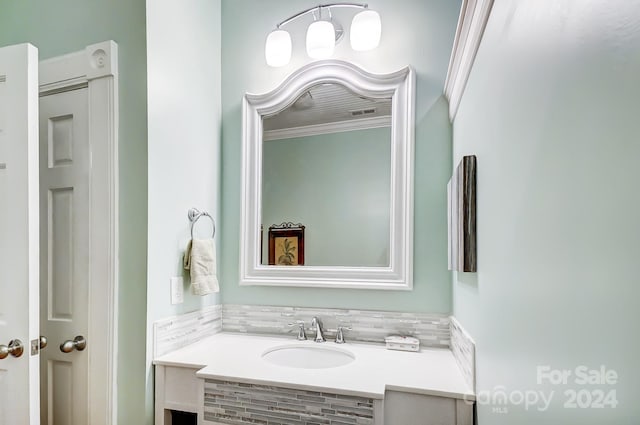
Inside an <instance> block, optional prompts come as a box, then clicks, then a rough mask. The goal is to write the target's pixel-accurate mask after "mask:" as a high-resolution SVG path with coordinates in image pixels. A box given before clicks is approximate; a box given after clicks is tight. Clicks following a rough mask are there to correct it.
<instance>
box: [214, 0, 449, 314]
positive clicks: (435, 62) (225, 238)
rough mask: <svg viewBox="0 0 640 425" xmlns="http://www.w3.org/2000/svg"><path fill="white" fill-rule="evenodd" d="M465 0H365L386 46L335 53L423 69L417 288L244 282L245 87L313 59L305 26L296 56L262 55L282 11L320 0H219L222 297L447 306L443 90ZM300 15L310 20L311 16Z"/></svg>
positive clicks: (272, 81) (380, 66)
mask: <svg viewBox="0 0 640 425" xmlns="http://www.w3.org/2000/svg"><path fill="white" fill-rule="evenodd" d="M460 3H461V2H460V1H458V0H402V1H380V0H378V1H373V2H369V5H370V7H371V8H372V9H375V10H377V11H379V12H380V15H381V17H382V25H383V29H382V40H381V44H380V47H379V48H378V49H377V50H374V51H371V52H354V51H352V50H351V47H350V46H349V43H348V37H347V39H346V40H345V41H344V42H342V43H341V44H339V45H338V46H336V52H335V54H334V58H336V59H343V60H350V61H353V62H355V63H357V64H359V65H360V66H363V67H364V68H365V69H368V70H370V71H374V72H390V71H395V70H398V69H400V68H402V67H404V66H406V65H411V66H412V67H413V68H414V69H415V71H416V74H417V110H416V167H415V168H416V174H415V184H416V190H415V235H416V237H415V257H414V260H415V266H414V269H415V276H414V281H415V288H414V290H413V291H412V292H403V291H397V292H396V291H368V290H335V289H309V288H273V287H240V286H239V285H238V275H239V262H238V261H239V260H238V253H239V237H240V221H239V215H240V180H241V177H240V176H241V170H240V167H241V165H240V163H241V159H240V158H241V156H240V155H241V146H242V132H241V130H242V127H241V126H242V115H241V100H242V96H243V95H244V93H245V92H252V93H262V92H266V91H268V90H271V89H272V88H274V87H276V86H277V85H278V84H279V83H280V82H281V81H282V80H283V79H284V78H285V77H286V76H287V75H288V74H290V73H291V72H292V71H294V70H295V69H297V68H298V67H300V66H302V65H304V64H305V63H308V62H309V58H308V57H307V56H306V54H305V53H304V41H303V40H304V38H303V36H301V35H300V34H298V35H295V36H294V37H295V39H294V41H293V44H294V46H293V59H292V61H291V63H290V64H289V65H287V66H285V67H283V68H269V67H268V66H267V65H266V64H265V61H264V50H263V49H264V42H265V39H266V36H267V34H268V33H269V32H270V31H271V30H272V29H273V28H274V27H275V25H276V24H277V23H278V22H279V21H281V20H282V19H285V18H286V17H288V16H290V15H292V14H294V13H296V12H298V11H300V10H302V9H304V8H306V7H311V6H314V5H317V2H313V1H309V0H304V1H296V2H291V1H286V0H273V1H268V2H265V1H259V0H234V1H224V2H223V3H222V34H223V36H222V81H223V85H222V128H223V130H222V131H223V137H222V163H223V177H222V222H223V223H224V225H223V228H222V229H221V233H222V245H223V246H224V249H223V252H222V253H221V259H222V264H221V274H222V285H223V288H222V301H223V302H225V303H248V304H274V305H300V306H324V307H353V308H374V309H375V308H379V309H388V310H406V311H429V312H449V311H450V310H451V275H450V273H449V272H448V271H447V250H446V246H447V243H446V229H447V221H446V183H447V181H448V180H449V177H450V173H451V128H450V126H449V121H448V117H447V102H446V101H445V100H444V99H443V98H442V96H441V94H442V91H443V85H444V79H445V76H446V72H447V66H448V63H449V55H450V52H451V46H452V44H453V38H454V34H455V28H456V23H457V19H458V14H459V11H460ZM336 13H337V12H336ZM351 16H352V14H351ZM303 23H306V24H308V22H307V21H303ZM303 23H301V24H299V25H303ZM345 25H346V26H347V27H348V26H349V22H348V21H345ZM293 29H295V25H294V27H293V28H292V31H293ZM302 31H303V30H302ZM298 32H300V28H298Z"/></svg>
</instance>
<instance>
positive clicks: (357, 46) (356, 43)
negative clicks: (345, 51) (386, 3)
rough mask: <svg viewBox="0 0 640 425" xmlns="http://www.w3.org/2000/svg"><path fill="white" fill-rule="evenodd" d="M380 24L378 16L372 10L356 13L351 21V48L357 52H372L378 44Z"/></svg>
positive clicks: (380, 30) (380, 32)
mask: <svg viewBox="0 0 640 425" xmlns="http://www.w3.org/2000/svg"><path fill="white" fill-rule="evenodd" d="M381 34H382V23H381V22H380V15H379V14H378V12H375V11H373V10H365V11H362V12H360V13H358V14H357V15H356V16H354V17H353V21H351V32H350V36H349V37H350V39H351V48H352V49H353V50H357V51H361V52H362V51H365V50H373V49H375V48H376V47H378V44H380V36H381Z"/></svg>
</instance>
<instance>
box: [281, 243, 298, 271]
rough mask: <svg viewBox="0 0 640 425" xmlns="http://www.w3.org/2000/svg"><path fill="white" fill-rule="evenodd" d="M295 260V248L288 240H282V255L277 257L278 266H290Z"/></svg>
mask: <svg viewBox="0 0 640 425" xmlns="http://www.w3.org/2000/svg"><path fill="white" fill-rule="evenodd" d="M295 258H296V253H295V247H294V246H293V244H292V243H291V241H290V240H289V239H286V238H285V240H284V242H283V243H282V255H281V256H279V257H278V264H283V265H285V266H292V265H293V264H294V263H293V260H295Z"/></svg>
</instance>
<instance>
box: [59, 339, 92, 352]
mask: <svg viewBox="0 0 640 425" xmlns="http://www.w3.org/2000/svg"><path fill="white" fill-rule="evenodd" d="M85 348H87V340H86V339H84V337H83V336H82V335H78V336H77V337H75V338H74V339H73V341H71V340H67V341H65V342H63V343H62V344H60V351H62V352H63V353H70V352H72V351H73V350H77V351H82V350H84V349H85Z"/></svg>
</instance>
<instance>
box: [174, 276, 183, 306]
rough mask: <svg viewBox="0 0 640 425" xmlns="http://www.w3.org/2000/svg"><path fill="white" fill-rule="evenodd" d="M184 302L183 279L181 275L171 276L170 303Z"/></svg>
mask: <svg viewBox="0 0 640 425" xmlns="http://www.w3.org/2000/svg"><path fill="white" fill-rule="evenodd" d="M183 302H184V279H183V278H181V277H172V278H171V304H173V305H176V304H182V303H183Z"/></svg>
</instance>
